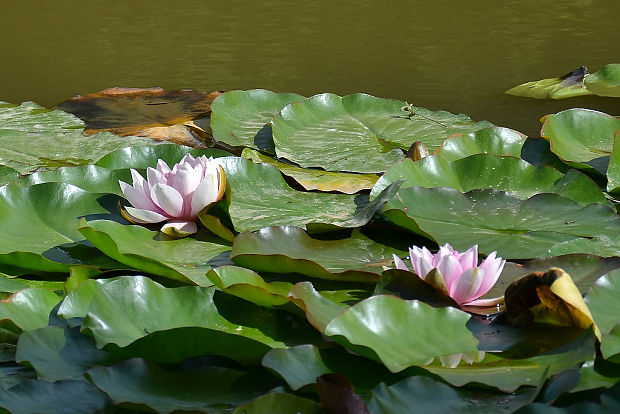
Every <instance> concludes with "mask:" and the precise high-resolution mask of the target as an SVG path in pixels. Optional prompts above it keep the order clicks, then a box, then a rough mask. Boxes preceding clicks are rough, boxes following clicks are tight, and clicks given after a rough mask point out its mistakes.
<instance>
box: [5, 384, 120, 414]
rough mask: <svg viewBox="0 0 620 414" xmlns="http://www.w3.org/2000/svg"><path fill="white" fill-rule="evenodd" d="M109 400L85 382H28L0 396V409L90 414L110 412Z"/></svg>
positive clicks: (17, 413)
mask: <svg viewBox="0 0 620 414" xmlns="http://www.w3.org/2000/svg"><path fill="white" fill-rule="evenodd" d="M110 405H111V404H110V400H109V399H108V397H107V396H106V395H105V394H104V393H103V392H101V391H99V390H98V389H97V388H96V387H95V386H93V385H92V384H90V383H88V382H85V381H56V382H47V381H36V380H27V381H24V382H22V383H20V384H18V385H16V386H14V387H12V388H10V389H8V390H3V392H0V407H2V408H5V409H7V410H8V411H9V412H10V413H12V414H32V413H46V414H92V413H100V412H106V411H109V410H110V408H111V407H110Z"/></svg>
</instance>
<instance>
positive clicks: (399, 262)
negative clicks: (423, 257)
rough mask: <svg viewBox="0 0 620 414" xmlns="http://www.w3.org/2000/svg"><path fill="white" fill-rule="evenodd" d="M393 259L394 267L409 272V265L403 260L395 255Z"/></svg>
mask: <svg viewBox="0 0 620 414" xmlns="http://www.w3.org/2000/svg"><path fill="white" fill-rule="evenodd" d="M392 257H393V258H394V265H395V266H396V268H397V269H400V270H406V271H409V269H408V268H407V265H406V264H405V262H403V261H402V260H401V258H400V257H398V256H396V255H395V254H393V255H392ZM418 276H419V275H418Z"/></svg>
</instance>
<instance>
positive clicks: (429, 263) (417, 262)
mask: <svg viewBox="0 0 620 414" xmlns="http://www.w3.org/2000/svg"><path fill="white" fill-rule="evenodd" d="M409 257H410V258H411V266H413V272H414V273H415V274H416V275H418V276H420V278H421V279H424V278H425V277H426V275H428V272H430V271H431V270H433V269H434V266H433V255H432V253H431V252H430V251H429V250H428V249H427V248H426V247H423V248H422V249H420V248H419V247H417V246H413V248H410V249H409Z"/></svg>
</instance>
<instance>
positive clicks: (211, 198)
mask: <svg viewBox="0 0 620 414" xmlns="http://www.w3.org/2000/svg"><path fill="white" fill-rule="evenodd" d="M217 174H218V171H217V169H213V168H209V169H208V170H207V172H206V174H205V178H204V179H203V180H202V182H201V183H200V185H199V186H198V188H196V191H195V192H194V195H193V196H192V210H191V214H190V217H195V216H196V215H198V213H200V211H201V210H202V209H203V208H205V207H206V206H208V205H209V204H211V203H215V202H216V201H217V196H218V193H219V187H218V185H219V180H218V177H217Z"/></svg>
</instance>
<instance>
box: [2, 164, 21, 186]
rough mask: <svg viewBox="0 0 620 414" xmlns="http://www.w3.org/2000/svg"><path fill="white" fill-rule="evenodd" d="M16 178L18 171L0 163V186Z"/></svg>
mask: <svg viewBox="0 0 620 414" xmlns="http://www.w3.org/2000/svg"><path fill="white" fill-rule="evenodd" d="M18 178H19V172H18V171H16V170H14V169H12V168H9V167H5V166H4V165H0V186H3V185H4V184H7V183H10V182H11V181H15V180H17V179H18Z"/></svg>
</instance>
